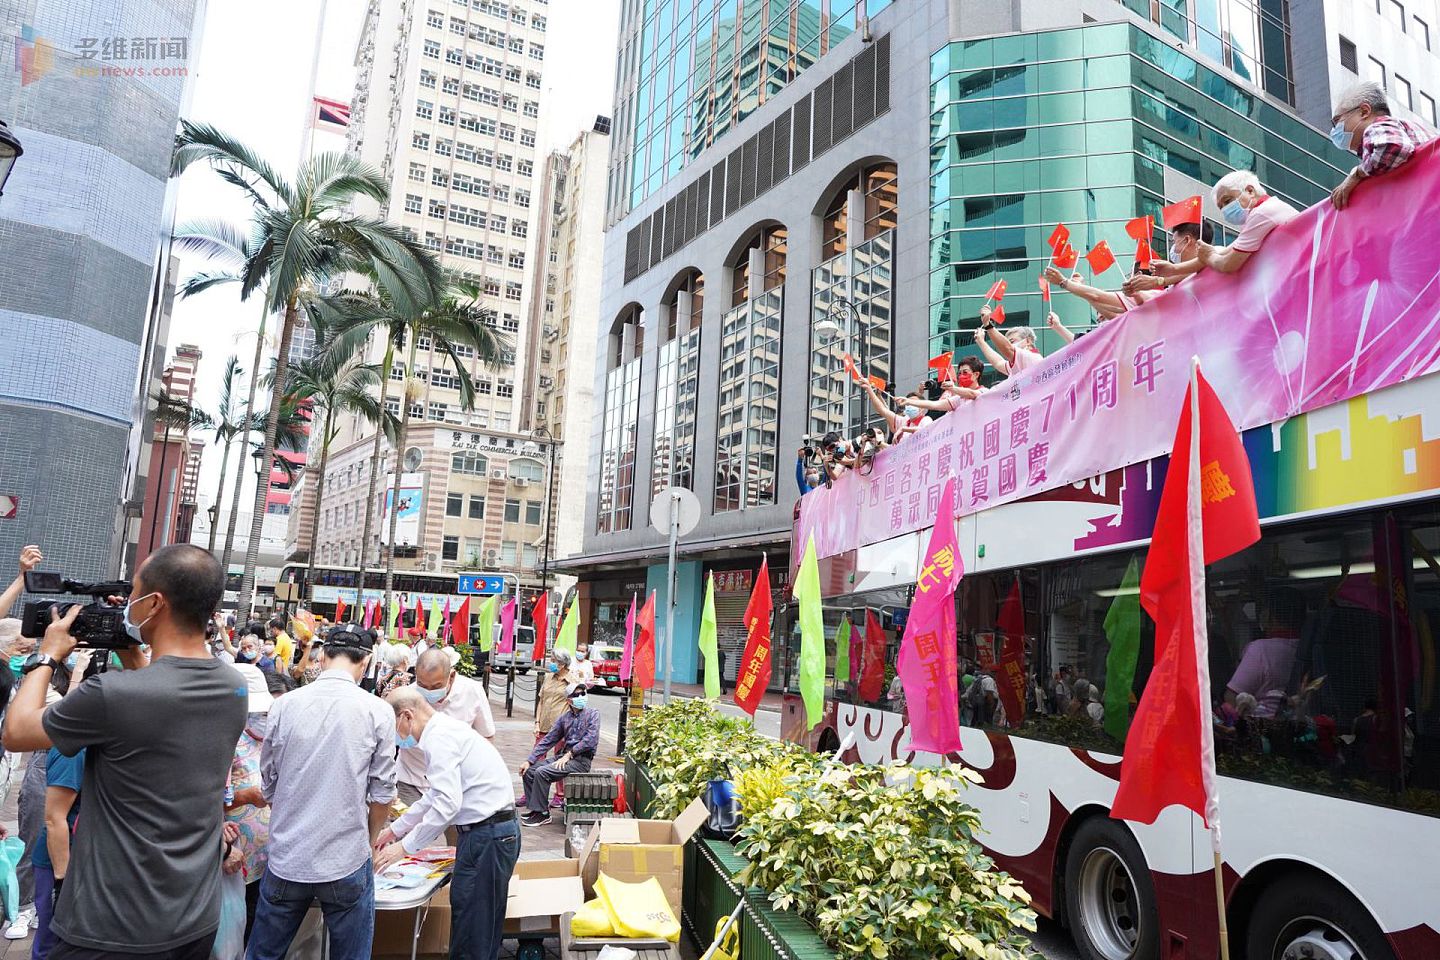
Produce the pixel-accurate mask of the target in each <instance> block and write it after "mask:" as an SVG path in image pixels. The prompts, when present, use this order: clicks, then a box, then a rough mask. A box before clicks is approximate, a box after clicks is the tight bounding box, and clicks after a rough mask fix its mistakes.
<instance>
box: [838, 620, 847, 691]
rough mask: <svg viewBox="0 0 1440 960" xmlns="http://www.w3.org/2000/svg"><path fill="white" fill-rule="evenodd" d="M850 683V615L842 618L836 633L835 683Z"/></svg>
mask: <svg viewBox="0 0 1440 960" xmlns="http://www.w3.org/2000/svg"><path fill="white" fill-rule="evenodd" d="M849 682H850V615H849V614H846V615H845V616H843V617H841V618H840V629H838V630H836V631H835V683H836V684H841V683H849Z"/></svg>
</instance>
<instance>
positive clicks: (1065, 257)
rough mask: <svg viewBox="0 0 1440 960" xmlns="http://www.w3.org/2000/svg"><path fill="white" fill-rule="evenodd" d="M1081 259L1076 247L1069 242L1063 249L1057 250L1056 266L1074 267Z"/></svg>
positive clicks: (1065, 268) (1066, 268)
mask: <svg viewBox="0 0 1440 960" xmlns="http://www.w3.org/2000/svg"><path fill="white" fill-rule="evenodd" d="M1079 260H1080V255H1079V254H1078V253H1076V252H1075V248H1074V247H1072V246H1070V244H1068V243H1067V244H1065V246H1064V248H1063V249H1060V250H1057V251H1055V266H1057V267H1059V268H1060V269H1061V270H1071V269H1074V267H1075V264H1076V263H1078V262H1079Z"/></svg>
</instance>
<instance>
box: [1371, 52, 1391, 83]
mask: <svg viewBox="0 0 1440 960" xmlns="http://www.w3.org/2000/svg"><path fill="white" fill-rule="evenodd" d="M1365 60H1366V69H1367V70H1368V71H1369V73H1370V75H1369V77H1367V79H1369V80H1374V81H1375V82H1376V83H1378V84H1380V86H1382V87H1386V88H1388V87H1389V86H1390V81H1389V79H1388V78H1387V77H1386V76H1385V64H1383V63H1381V62H1380V61H1379V60H1376V59H1375V58H1374V57H1366V58H1365Z"/></svg>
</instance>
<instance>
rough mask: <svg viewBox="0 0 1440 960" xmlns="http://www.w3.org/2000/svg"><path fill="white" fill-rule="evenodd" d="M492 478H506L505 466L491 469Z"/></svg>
mask: <svg viewBox="0 0 1440 960" xmlns="http://www.w3.org/2000/svg"><path fill="white" fill-rule="evenodd" d="M490 479H491V480H504V479H505V469H504V468H503V467H496V468H495V469H494V470H491V471H490Z"/></svg>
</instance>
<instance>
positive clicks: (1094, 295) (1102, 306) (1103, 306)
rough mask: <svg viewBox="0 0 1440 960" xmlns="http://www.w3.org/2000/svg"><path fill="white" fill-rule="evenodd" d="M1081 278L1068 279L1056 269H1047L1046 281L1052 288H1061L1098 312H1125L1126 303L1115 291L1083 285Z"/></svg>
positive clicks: (1078, 275) (1069, 277) (1075, 275)
mask: <svg viewBox="0 0 1440 960" xmlns="http://www.w3.org/2000/svg"><path fill="white" fill-rule="evenodd" d="M1079 277H1080V274H1078V273H1074V274H1071V275H1070V276H1068V277H1067V276H1065V274H1063V273H1061V272H1060V271H1059V270H1057V269H1056V268H1055V267H1046V268H1045V279H1046V280H1049V281H1050V284H1051V286H1056V287H1059V288H1060V289H1062V290H1064V291H1065V292H1066V293H1069V294H1073V295H1074V296H1077V297H1079V298H1080V299H1081V300H1084V301H1085V302H1086V303H1088V304H1090V306H1092V307H1094V308H1095V309H1096V310H1101V311H1114V312H1115V313H1124V312H1125V309H1126V308H1125V302H1124V301H1123V300H1121V299H1120V294H1118V293H1116V292H1115V291H1113V290H1101V289H1100V288H1099V287H1092V286H1090V285H1089V284H1086V283H1081V282H1080V280H1079Z"/></svg>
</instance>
